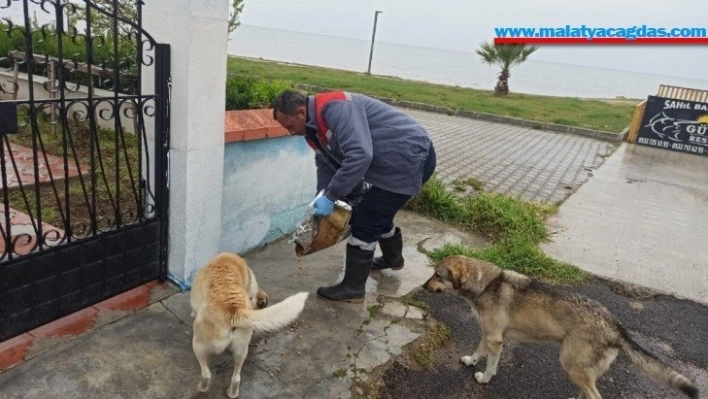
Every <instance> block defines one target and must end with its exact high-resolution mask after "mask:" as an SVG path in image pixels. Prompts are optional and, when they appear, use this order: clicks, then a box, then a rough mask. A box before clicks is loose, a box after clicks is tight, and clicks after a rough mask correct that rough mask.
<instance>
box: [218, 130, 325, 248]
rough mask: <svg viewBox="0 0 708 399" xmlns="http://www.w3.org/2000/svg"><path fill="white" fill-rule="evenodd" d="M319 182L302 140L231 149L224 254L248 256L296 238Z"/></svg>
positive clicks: (271, 141)
mask: <svg viewBox="0 0 708 399" xmlns="http://www.w3.org/2000/svg"><path fill="white" fill-rule="evenodd" d="M316 182H317V173H316V169H315V162H314V152H313V151H312V149H311V148H310V147H308V146H307V144H306V143H305V140H304V139H303V138H302V137H290V136H286V137H278V138H272V139H262V140H254V141H246V142H236V143H227V144H226V146H225V149H224V191H223V201H222V212H221V215H222V222H221V247H220V248H221V250H222V251H229V252H235V253H243V252H245V251H248V250H249V249H253V248H255V247H258V246H260V245H263V244H267V243H270V242H272V241H273V240H276V239H278V238H280V237H282V236H283V235H285V234H291V233H292V232H293V231H294V230H295V228H297V226H298V225H299V224H300V222H302V220H303V219H304V217H305V213H306V211H307V205H308V204H309V203H310V202H311V201H312V199H313V198H314V196H315V194H316V192H315V191H316Z"/></svg>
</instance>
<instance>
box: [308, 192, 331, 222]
mask: <svg viewBox="0 0 708 399" xmlns="http://www.w3.org/2000/svg"><path fill="white" fill-rule="evenodd" d="M312 207H313V208H315V213H314V216H317V217H322V216H329V215H330V214H331V213H332V210H334V201H332V200H331V199H329V198H327V196H325V195H323V196H321V197H319V198H317V199H316V200H315V203H314V204H312Z"/></svg>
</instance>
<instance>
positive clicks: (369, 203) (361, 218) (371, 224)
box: [349, 145, 437, 243]
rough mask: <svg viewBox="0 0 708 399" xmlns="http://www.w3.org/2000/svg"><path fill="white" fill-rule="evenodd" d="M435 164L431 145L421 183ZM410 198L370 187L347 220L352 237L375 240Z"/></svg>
mask: <svg viewBox="0 0 708 399" xmlns="http://www.w3.org/2000/svg"><path fill="white" fill-rule="evenodd" d="M436 164H437V158H436V155H435V149H434V148H433V146H432V145H431V146H430V152H428V157H427V158H426V159H425V166H424V169H423V184H425V182H427V181H428V180H429V179H430V177H431V176H432V175H433V172H435V166H436ZM410 198H411V196H410V195H404V194H398V193H394V192H391V191H387V190H383V189H381V188H378V187H372V188H371V189H370V190H369V191H368V192H367V193H366V194H364V196H363V197H362V199H361V202H359V204H358V205H357V206H355V207H354V209H352V217H351V219H350V220H349V225H350V226H351V234H352V237H354V238H356V239H358V240H361V241H363V242H366V243H372V242H377V241H378V240H379V238H380V237H381V235H382V234H385V233H388V232H389V231H391V229H393V218H394V217H395V216H396V213H398V211H399V210H400V209H401V208H403V206H404V205H405V204H406V202H408V200H409V199H410Z"/></svg>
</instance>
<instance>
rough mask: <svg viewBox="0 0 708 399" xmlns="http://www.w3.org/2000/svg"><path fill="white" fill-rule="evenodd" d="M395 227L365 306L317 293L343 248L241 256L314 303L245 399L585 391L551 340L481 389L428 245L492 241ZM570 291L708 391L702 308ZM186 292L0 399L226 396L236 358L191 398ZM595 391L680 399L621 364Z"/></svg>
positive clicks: (19, 382) (600, 288)
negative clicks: (397, 254) (393, 264)
mask: <svg viewBox="0 0 708 399" xmlns="http://www.w3.org/2000/svg"><path fill="white" fill-rule="evenodd" d="M396 222H397V224H398V225H399V226H400V227H401V228H402V230H403V233H404V240H405V245H404V256H405V258H406V267H405V268H404V269H403V270H401V271H385V272H374V273H372V274H371V276H370V278H369V280H368V282H367V299H366V302H365V303H364V304H358V305H355V304H337V303H330V302H324V301H321V300H318V299H316V298H315V297H314V292H315V290H316V289H317V287H319V286H321V285H323V284H330V283H333V282H335V281H336V280H338V279H339V278H341V276H342V271H343V270H342V269H343V261H344V250H345V248H344V246H343V245H338V246H335V247H332V248H329V249H327V250H324V251H321V252H318V253H315V254H312V255H310V256H307V257H305V258H302V259H299V260H298V259H297V258H296V257H295V255H294V249H293V246H292V244H290V243H288V242H287V241H285V240H283V241H280V242H278V243H275V244H274V245H271V246H268V247H267V248H265V249H263V250H261V251H258V252H255V253H251V254H248V255H246V257H245V258H246V259H247V261H248V263H249V265H250V266H251V267H252V268H253V270H254V272H255V273H256V275H257V276H258V279H259V282H260V284H261V285H262V287H263V288H264V289H265V290H267V292H268V293H269V295H270V298H271V303H276V302H278V301H280V300H282V299H283V298H285V297H286V296H288V295H291V294H293V293H296V292H299V291H303V290H305V291H308V292H310V293H312V294H313V295H311V297H310V298H309V299H308V301H307V303H306V306H305V310H304V311H303V313H302V315H301V317H300V318H298V320H297V321H296V322H294V323H293V324H292V325H291V326H289V327H287V328H285V329H283V330H282V331H278V332H272V333H256V334H255V335H254V338H253V340H252V344H251V347H250V349H249V354H248V358H247V360H246V363H245V365H244V368H243V371H242V380H241V397H243V398H377V397H383V398H409V397H410V398H458V397H476V398H508V397H529V398H538V397H558V398H568V397H570V396H572V395H574V394H575V393H576V390H575V388H574V387H573V386H572V385H571V384H570V383H569V382H568V380H567V378H566V377H565V376H564V375H563V374H562V373H561V371H560V366H559V364H558V360H557V359H558V352H557V347H556V346H554V345H542V344H531V345H517V344H514V343H509V344H508V345H507V348H506V349H505V352H504V353H503V354H502V360H501V365H500V371H499V372H498V374H497V377H495V379H494V380H493V381H492V382H491V383H490V384H489V385H488V386H481V385H478V384H477V383H476V382H475V380H474V377H473V374H474V371H475V370H474V369H472V368H467V367H464V366H462V365H461V364H460V363H459V358H460V357H461V356H462V355H464V354H469V352H470V351H471V350H472V348H473V346H474V345H475V344H476V342H477V339H478V338H479V328H478V327H477V324H476V322H475V321H474V319H473V318H472V315H471V312H470V310H469V307H468V306H467V305H465V303H464V302H463V301H461V300H460V298H456V297H452V296H450V295H448V294H428V293H420V292H419V291H420V290H419V287H420V286H421V284H422V283H423V282H424V281H425V280H427V278H428V277H429V276H430V275H431V273H432V268H430V266H429V263H428V259H427V257H426V256H425V255H424V254H423V253H422V252H421V250H425V251H427V250H431V249H434V248H439V247H441V246H442V245H443V244H444V243H457V244H459V243H463V244H465V245H469V246H472V247H475V248H482V247H484V246H485V245H487V244H488V243H487V242H485V241H484V240H482V239H480V238H479V237H476V236H474V235H470V234H466V233H463V232H460V231H457V230H455V229H452V228H450V227H448V226H446V225H444V224H442V223H438V222H434V221H430V220H427V219H424V218H422V217H420V216H417V215H415V214H412V213H409V212H402V213H401V214H400V215H399V216H398V217H397V220H396ZM611 288H613V289H615V291H613V290H612V289H611ZM573 289H574V290H577V291H581V292H584V293H586V294H588V295H590V296H592V297H593V298H596V299H598V300H600V301H601V302H603V303H605V304H607V305H608V306H609V307H610V308H611V309H612V310H613V311H615V312H616V313H617V314H618V316H619V317H620V318H621V319H622V320H624V321H625V322H626V324H627V326H628V328H629V329H630V331H631V332H632V333H633V334H634V335H635V336H637V337H638V339H639V340H640V342H642V343H643V344H645V345H646V346H647V347H648V348H652V350H654V351H655V352H656V353H657V354H658V355H659V356H661V357H662V358H664V359H667V360H668V361H669V363H670V364H672V365H674V366H675V367H676V368H677V369H678V370H680V371H682V372H685V373H686V375H688V376H690V377H691V378H696V379H697V381H698V384H699V387H700V388H701V389H703V390H708V371H706V366H707V365H708V353H706V351H705V348H706V346H705V344H704V333H703V332H704V331H706V330H707V329H708V312H706V308H705V307H704V306H701V305H697V304H695V303H693V302H690V301H683V300H676V299H673V298H670V297H651V296H650V297H647V298H634V297H627V296H623V295H620V294H617V292H621V293H623V294H626V292H630V291H628V290H619V289H618V288H617V286H612V287H611V286H610V285H608V284H607V283H605V282H603V281H599V280H596V281H593V282H591V283H590V284H589V285H586V286H581V287H576V288H573ZM406 294H408V295H406ZM188 298H189V297H188V294H187V293H177V294H174V295H171V296H169V297H167V298H166V299H161V300H160V301H158V302H156V303H154V304H153V305H152V306H150V307H148V308H145V309H143V310H141V311H138V312H136V313H133V314H129V315H127V316H124V317H121V318H119V319H117V320H114V321H112V322H109V323H105V324H103V325H102V326H100V327H99V328H97V329H96V330H94V331H92V332H89V333H87V334H83V335H81V336H78V337H75V338H73V339H69V340H64V341H62V342H61V343H59V344H57V345H53V346H49V345H47V346H46V347H45V348H32V357H31V358H30V359H28V360H26V361H24V362H23V363H21V364H19V365H17V366H15V367H14V368H11V369H9V370H7V371H5V372H2V373H0V397H2V398H3V399H5V398H7V399H17V398H22V399H25V398H32V399H34V398H45V397H51V398H57V399H64V398H66V399H74V398H111V399H114V398H115V399H117V398H126V399H127V398H130V399H132V398H145V399H152V398H155V399H157V398H224V397H226V396H225V391H226V388H227V385H228V382H229V379H230V375H231V372H232V364H233V363H232V360H231V356H230V355H229V354H228V353H224V354H222V355H221V356H218V357H214V358H212V360H211V362H210V364H211V366H212V372H213V374H214V376H213V380H212V386H211V389H210V391H209V392H208V393H205V394H198V393H197V392H196V385H197V383H198V381H199V378H200V377H199V366H198V364H197V361H196V359H195V358H194V355H193V353H192V350H191V334H192V331H191V322H192V320H191V318H190V308H189V302H188ZM410 298H413V299H414V300H418V301H420V302H415V301H411V300H410ZM422 303H425V304H428V306H429V311H430V314H428V313H427V312H428V309H426V308H427V307H428V306H426V305H424V304H422ZM438 322H442V323H444V324H445V325H446V326H447V328H448V329H449V331H450V337H451V338H450V339H449V340H448V341H447V342H445V343H444V344H443V345H442V346H441V347H440V348H438V349H435V350H433V351H431V352H430V354H431V356H430V358H431V359H432V360H431V362H430V363H425V362H420V361H418V360H416V359H417V358H416V355H415V354H416V353H417V351H418V350H419V349H420V348H421V346H423V347H424V346H425V345H427V344H426V342H428V341H427V339H428V338H429V337H430V336H431V334H432V333H431V331H433V327H434V326H435V325H436V324H437V323H438ZM45 344H46V342H45ZM428 366H430V367H431V368H427V367H428ZM599 386H600V389H601V390H602V391H603V392H604V393H605V394H606V397H613V398H614V397H617V398H625V397H626V398H640V397H641V398H671V397H680V396H678V395H675V394H674V392H672V391H670V390H667V389H665V388H663V387H662V386H660V385H658V384H655V383H654V382H652V381H650V380H648V379H646V378H645V377H643V376H642V375H641V374H639V373H638V372H637V371H636V369H635V368H633V367H632V366H630V365H629V364H628V363H627V362H626V359H624V358H623V357H621V356H620V358H619V360H618V362H617V363H616V364H615V365H614V366H613V367H612V369H611V372H610V373H609V374H608V377H606V378H605V379H603V380H602V381H601V382H600V384H599Z"/></svg>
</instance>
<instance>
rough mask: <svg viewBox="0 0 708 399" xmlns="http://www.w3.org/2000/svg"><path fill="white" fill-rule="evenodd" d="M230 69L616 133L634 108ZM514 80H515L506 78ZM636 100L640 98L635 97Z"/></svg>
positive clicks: (297, 69)
mask: <svg viewBox="0 0 708 399" xmlns="http://www.w3.org/2000/svg"><path fill="white" fill-rule="evenodd" d="M228 71H229V73H239V74H245V75H252V76H258V77H265V78H268V79H281V80H290V81H292V82H293V83H304V84H310V85H315V86H321V87H326V88H331V89H342V90H349V91H354V92H359V93H363V94H369V95H375V96H383V97H390V98H396V99H401V100H406V101H413V102H420V103H427V104H433V105H438V106H445V107H449V108H452V109H460V110H466V111H477V112H487V113H490V114H496V115H502V116H510V117H516V118H522V119H527V120H534V121H540V122H550V123H558V124H563V125H569V126H575V127H583V128H589V129H596V130H603V131H608V132H615V133H620V132H621V131H622V130H623V129H624V128H625V127H627V126H628V125H629V123H630V121H631V119H632V115H633V113H634V106H635V104H633V103H632V102H627V101H622V102H612V101H602V100H587V99H580V98H569V97H551V96H537V95H527V94H515V93H512V94H510V95H509V96H508V97H506V98H502V97H497V96H495V95H494V93H493V90H492V88H493V85H492V84H490V90H476V89H468V88H461V87H456V86H445V85H440V84H431V83H425V82H419V81H411V80H404V79H399V78H392V77H384V76H368V75H366V74H364V73H359V72H350V71H343V70H338V69H329V68H321V67H310V66H304V65H294V64H285V63H278V62H270V61H260V60H253V59H246V58H239V57H229V60H228ZM510 83H511V85H512V91H513V87H514V86H513V85H514V80H513V79H512V80H511V81H510ZM637 103H639V100H638V101H637Z"/></svg>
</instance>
